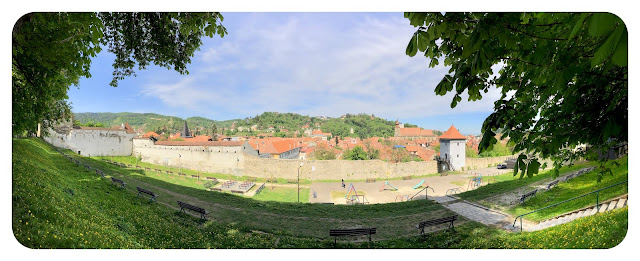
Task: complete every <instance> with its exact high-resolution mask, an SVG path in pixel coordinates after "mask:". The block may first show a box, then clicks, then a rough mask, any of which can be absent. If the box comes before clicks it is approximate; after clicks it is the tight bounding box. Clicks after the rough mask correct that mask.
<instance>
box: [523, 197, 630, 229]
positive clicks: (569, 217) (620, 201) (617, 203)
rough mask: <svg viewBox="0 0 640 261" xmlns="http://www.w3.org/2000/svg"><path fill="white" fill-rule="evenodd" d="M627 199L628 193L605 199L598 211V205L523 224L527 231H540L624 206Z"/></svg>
mask: <svg viewBox="0 0 640 261" xmlns="http://www.w3.org/2000/svg"><path fill="white" fill-rule="evenodd" d="M627 199H628V195H624V196H620V197H618V198H615V199H611V200H609V201H605V202H604V203H602V204H600V210H599V211H598V208H596V206H591V207H587V208H582V209H578V210H575V211H572V212H569V213H565V214H562V215H559V216H557V217H554V218H550V219H547V220H545V221H542V222H540V223H538V224H537V225H533V226H523V228H524V230H525V231H538V230H542V229H545V228H549V227H553V226H557V225H561V224H564V223H568V222H571V221H573V220H576V219H578V218H582V217H588V216H591V215H594V214H596V213H598V212H605V211H610V210H614V209H617V208H622V207H624V206H626V205H627ZM527 227H528V228H527Z"/></svg>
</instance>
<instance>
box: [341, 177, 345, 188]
mask: <svg viewBox="0 0 640 261" xmlns="http://www.w3.org/2000/svg"><path fill="white" fill-rule="evenodd" d="M345 187H346V186H345V185H344V179H342V188H345Z"/></svg>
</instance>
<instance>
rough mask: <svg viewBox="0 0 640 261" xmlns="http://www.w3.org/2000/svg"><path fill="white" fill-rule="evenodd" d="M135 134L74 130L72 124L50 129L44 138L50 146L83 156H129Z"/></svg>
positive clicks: (116, 131)
mask: <svg viewBox="0 0 640 261" xmlns="http://www.w3.org/2000/svg"><path fill="white" fill-rule="evenodd" d="M135 136H136V134H135V133H127V132H126V131H125V130H114V129H106V128H105V129H101V128H94V129H72V127H71V126H70V123H68V124H65V125H62V126H59V127H57V128H56V129H49V135H48V136H45V137H43V138H44V140H45V141H47V142H49V143H50V144H52V145H54V146H56V147H61V148H65V149H70V150H72V151H73V152H75V153H78V154H80V155H82V156H129V155H131V152H132V150H133V142H132V140H133V138H134V137H135Z"/></svg>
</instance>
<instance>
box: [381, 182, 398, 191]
mask: <svg viewBox="0 0 640 261" xmlns="http://www.w3.org/2000/svg"><path fill="white" fill-rule="evenodd" d="M387 186H389V187H392V188H390V189H389V190H398V188H396V187H394V186H393V185H391V183H389V181H385V182H384V185H382V187H381V188H380V191H383V190H385V189H387V188H386V187H387Z"/></svg>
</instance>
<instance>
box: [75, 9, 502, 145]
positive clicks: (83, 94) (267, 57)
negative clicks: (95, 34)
mask: <svg viewBox="0 0 640 261" xmlns="http://www.w3.org/2000/svg"><path fill="white" fill-rule="evenodd" d="M223 16H224V22H223V25H224V26H225V27H226V28H227V31H228V33H229V34H228V35H226V36H225V37H224V38H220V37H219V36H214V37H213V38H208V37H205V38H203V44H202V46H201V47H200V50H199V51H197V52H196V53H195V54H194V57H193V58H192V61H191V64H189V65H188V67H187V68H188V70H189V72H190V73H189V74H188V75H181V74H179V73H177V72H175V71H172V70H168V69H166V68H161V67H158V66H153V65H152V66H149V67H148V68H147V69H146V70H137V71H136V73H137V76H136V77H133V76H132V77H128V78H126V79H125V80H121V81H120V82H119V86H118V87H117V88H114V87H111V86H109V82H110V81H111V78H112V71H113V68H112V63H113V61H114V57H115V56H114V55H113V54H111V53H108V52H107V51H106V48H103V51H102V52H101V53H100V54H99V55H98V56H97V57H95V58H94V59H93V60H92V65H91V75H92V77H91V78H86V79H81V81H80V83H79V85H78V87H77V88H76V87H71V90H70V91H69V101H70V102H71V103H72V107H73V112H140V113H142V112H152V113H158V114H163V115H170V116H177V117H181V118H187V117H192V116H200V117H205V118H209V119H214V120H227V119H234V118H245V117H252V116H255V115H258V114H261V113H262V112H265V111H276V112H293V113H299V114H302V115H309V116H329V117H340V116H341V115H343V114H346V113H352V114H356V113H366V114H374V115H375V116H377V117H382V118H385V119H387V120H396V119H397V120H399V121H400V122H401V123H411V124H417V125H418V126H420V127H423V128H427V129H436V130H441V131H445V130H447V129H448V128H449V127H450V126H451V125H452V124H453V125H455V126H456V128H457V129H458V130H460V132H462V133H463V134H465V135H467V134H480V132H481V131H480V129H481V127H482V123H483V121H484V119H485V118H486V117H487V116H488V115H489V114H490V113H491V111H492V108H493V103H494V102H495V101H496V100H497V99H499V98H500V93H499V90H497V89H495V88H494V89H491V90H490V91H489V92H488V93H486V94H484V97H483V99H482V100H480V101H475V102H470V101H467V96H466V95H464V96H463V100H462V102H461V103H459V104H458V106H457V107H456V108H454V109H451V107H450V103H451V99H452V97H453V94H447V95H445V96H437V95H436V94H435V93H434V89H435V86H436V85H437V84H438V82H439V81H440V80H441V79H442V78H443V77H444V75H445V74H446V73H447V72H448V69H449V68H447V67H444V66H443V65H439V66H436V67H434V68H429V66H428V62H429V60H428V59H427V58H425V57H424V56H423V55H422V54H420V53H418V55H416V56H414V57H409V56H407V55H406V54H405V49H406V46H407V43H408V42H409V39H410V38H411V36H412V34H413V33H414V32H415V30H416V28H414V27H413V26H411V25H410V24H409V20H407V19H405V18H404V17H403V14H402V13H232V12H231V13H223Z"/></svg>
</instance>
